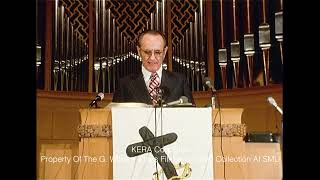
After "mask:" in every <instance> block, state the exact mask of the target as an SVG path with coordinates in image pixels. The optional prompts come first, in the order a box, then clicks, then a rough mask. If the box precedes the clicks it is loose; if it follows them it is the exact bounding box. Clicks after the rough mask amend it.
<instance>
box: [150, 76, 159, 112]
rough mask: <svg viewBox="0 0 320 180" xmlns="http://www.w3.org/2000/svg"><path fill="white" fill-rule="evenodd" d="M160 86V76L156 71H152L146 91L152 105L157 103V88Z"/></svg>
mask: <svg viewBox="0 0 320 180" xmlns="http://www.w3.org/2000/svg"><path fill="white" fill-rule="evenodd" d="M159 86H160V78H159V76H158V74H157V73H154V74H152V75H151V77H150V82H149V86H148V91H149V94H150V97H151V99H152V103H153V106H155V105H156V104H157V88H158V87H159Z"/></svg>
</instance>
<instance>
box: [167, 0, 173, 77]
mask: <svg viewBox="0 0 320 180" xmlns="http://www.w3.org/2000/svg"><path fill="white" fill-rule="evenodd" d="M166 2H167V20H166V21H167V38H168V53H167V54H168V55H167V57H168V70H169V71H172V38H171V1H170V0H169V1H166Z"/></svg>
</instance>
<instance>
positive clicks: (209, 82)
mask: <svg viewBox="0 0 320 180" xmlns="http://www.w3.org/2000/svg"><path fill="white" fill-rule="evenodd" d="M203 82H204V84H205V85H206V86H207V87H208V88H211V89H212V91H216V89H215V88H214V87H213V85H212V83H211V80H210V78H209V77H205V78H203Z"/></svg>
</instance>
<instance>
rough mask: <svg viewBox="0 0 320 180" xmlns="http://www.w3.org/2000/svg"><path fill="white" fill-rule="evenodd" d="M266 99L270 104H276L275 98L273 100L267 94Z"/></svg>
mask: <svg viewBox="0 0 320 180" xmlns="http://www.w3.org/2000/svg"><path fill="white" fill-rule="evenodd" d="M267 100H268V102H269V103H270V104H271V105H276V104H277V103H276V100H274V99H273V97H271V96H269V97H268V99H267Z"/></svg>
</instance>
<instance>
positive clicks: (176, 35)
mask: <svg viewBox="0 0 320 180" xmlns="http://www.w3.org/2000/svg"><path fill="white" fill-rule="evenodd" d="M194 12H199V1H198V0H184V1H171V22H170V24H171V29H172V31H171V32H172V43H173V44H174V46H176V45H177V43H178V42H179V39H181V38H182V37H183V36H184V32H185V31H186V30H187V29H189V23H190V22H191V21H194Z"/></svg>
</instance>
